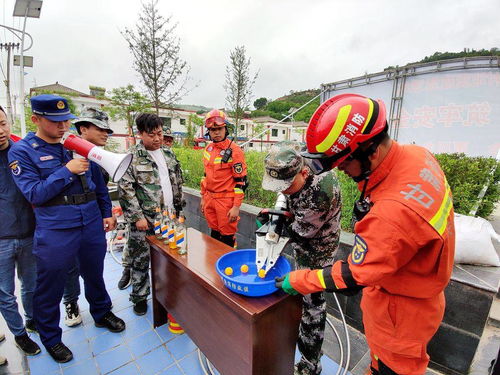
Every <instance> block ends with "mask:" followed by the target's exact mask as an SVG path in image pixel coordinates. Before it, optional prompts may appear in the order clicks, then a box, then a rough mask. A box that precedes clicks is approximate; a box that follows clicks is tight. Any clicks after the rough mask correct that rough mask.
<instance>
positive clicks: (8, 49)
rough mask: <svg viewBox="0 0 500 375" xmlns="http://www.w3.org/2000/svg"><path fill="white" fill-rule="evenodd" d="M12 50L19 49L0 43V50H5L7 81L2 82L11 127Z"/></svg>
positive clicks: (14, 44)
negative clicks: (4, 88)
mask: <svg viewBox="0 0 500 375" xmlns="http://www.w3.org/2000/svg"><path fill="white" fill-rule="evenodd" d="M14 48H15V49H19V43H0V50H2V49H5V50H7V79H6V80H5V81H4V82H5V87H6V88H7V116H8V119H9V122H10V124H12V125H13V124H14V117H13V116H12V98H11V96H10V51H11V50H13V49H14Z"/></svg>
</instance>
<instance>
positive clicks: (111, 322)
mask: <svg viewBox="0 0 500 375" xmlns="http://www.w3.org/2000/svg"><path fill="white" fill-rule="evenodd" d="M95 326H96V327H99V328H107V329H108V330H109V331H110V332H121V331H123V330H124V329H125V322H124V321H123V320H121V319H120V318H118V317H117V316H116V315H115V314H113V313H112V312H111V311H108V312H107V313H106V314H104V316H103V317H102V318H101V320H99V321H98V322H95Z"/></svg>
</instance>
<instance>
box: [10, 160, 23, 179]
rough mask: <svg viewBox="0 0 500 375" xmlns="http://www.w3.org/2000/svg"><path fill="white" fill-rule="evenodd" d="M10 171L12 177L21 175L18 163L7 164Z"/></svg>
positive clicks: (15, 161)
mask: <svg viewBox="0 0 500 375" xmlns="http://www.w3.org/2000/svg"><path fill="white" fill-rule="evenodd" d="M9 167H10V169H11V170H12V174H13V175H14V176H19V175H20V174H21V167H20V166H19V161H17V160H14V161H13V162H12V163H10V164H9Z"/></svg>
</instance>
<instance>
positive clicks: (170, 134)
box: [163, 125, 174, 139]
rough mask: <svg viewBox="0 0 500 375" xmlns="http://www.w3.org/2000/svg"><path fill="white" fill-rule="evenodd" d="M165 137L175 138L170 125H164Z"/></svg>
mask: <svg viewBox="0 0 500 375" xmlns="http://www.w3.org/2000/svg"><path fill="white" fill-rule="evenodd" d="M163 138H172V139H173V138H174V136H173V135H172V130H170V127H169V126H166V125H163Z"/></svg>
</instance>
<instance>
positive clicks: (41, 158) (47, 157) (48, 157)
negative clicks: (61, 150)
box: [40, 155, 54, 161]
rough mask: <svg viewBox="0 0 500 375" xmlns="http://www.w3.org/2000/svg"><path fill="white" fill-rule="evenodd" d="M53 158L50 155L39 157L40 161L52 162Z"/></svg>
mask: <svg viewBox="0 0 500 375" xmlns="http://www.w3.org/2000/svg"><path fill="white" fill-rule="evenodd" d="M52 159H54V157H53V156H52V155H44V156H40V161H46V160H52Z"/></svg>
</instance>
